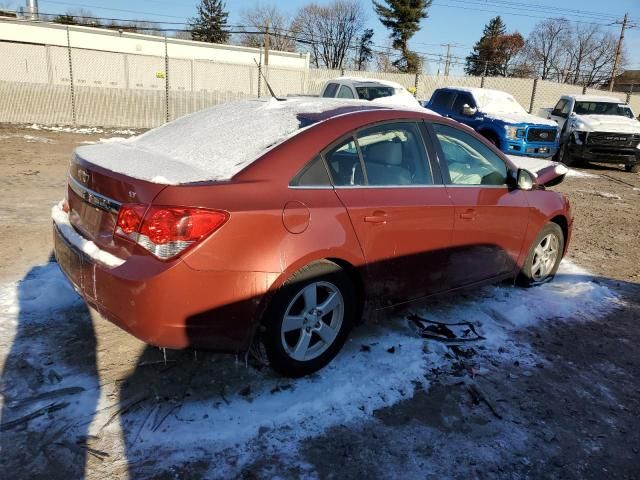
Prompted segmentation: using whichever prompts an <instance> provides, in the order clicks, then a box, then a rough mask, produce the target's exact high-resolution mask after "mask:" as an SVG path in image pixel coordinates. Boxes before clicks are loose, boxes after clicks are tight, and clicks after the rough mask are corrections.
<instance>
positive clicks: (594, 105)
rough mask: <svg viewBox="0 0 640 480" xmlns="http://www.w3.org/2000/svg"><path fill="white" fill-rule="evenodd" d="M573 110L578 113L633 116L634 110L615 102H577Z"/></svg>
mask: <svg viewBox="0 0 640 480" xmlns="http://www.w3.org/2000/svg"><path fill="white" fill-rule="evenodd" d="M573 110H574V112H575V113H576V114H578V115H617V116H623V117H629V118H633V112H632V111H631V109H630V108H629V107H628V106H627V105H624V104H620V103H613V102H576V106H575V108H574V109H573Z"/></svg>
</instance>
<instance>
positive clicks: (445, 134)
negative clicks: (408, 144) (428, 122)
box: [433, 123, 507, 186]
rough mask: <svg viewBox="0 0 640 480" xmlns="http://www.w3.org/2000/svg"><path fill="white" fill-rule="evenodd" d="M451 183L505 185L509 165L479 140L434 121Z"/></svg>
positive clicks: (434, 127)
mask: <svg viewBox="0 0 640 480" xmlns="http://www.w3.org/2000/svg"><path fill="white" fill-rule="evenodd" d="M433 129H434V130H435V133H436V137H437V138H438V142H439V143H440V147H441V149H442V153H443V155H444V159H443V160H444V163H445V165H446V169H447V170H448V172H449V178H450V180H451V182H450V183H451V184H452V185H462V186H472V185H478V186H479V185H506V183H507V166H506V164H505V163H504V161H502V159H501V158H500V157H499V156H498V155H496V154H495V153H494V152H493V151H492V150H491V149H490V148H489V147H487V146H486V145H485V144H484V143H482V142H481V141H480V140H478V139H476V138H474V137H473V136H471V135H470V134H468V133H465V132H463V131H461V130H458V129H457V128H453V127H450V126H448V125H442V124H439V123H434V124H433Z"/></svg>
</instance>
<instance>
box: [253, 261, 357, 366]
mask: <svg viewBox="0 0 640 480" xmlns="http://www.w3.org/2000/svg"><path fill="white" fill-rule="evenodd" d="M355 314H356V294H355V290H354V288H353V284H352V283H351V279H350V278H349V276H348V275H347V273H346V272H345V271H344V270H343V269H341V268H340V267H339V266H338V265H336V264H335V263H333V262H329V261H322V262H318V263H314V264H312V265H309V266H307V267H304V268H303V269H301V270H300V271H298V272H297V273H295V274H294V275H293V276H292V277H291V278H290V279H289V280H287V282H286V283H285V284H284V285H283V287H282V288H281V289H280V290H279V291H278V293H277V294H276V297H275V298H274V300H273V302H272V304H271V306H270V308H269V309H268V312H267V314H266V317H265V320H264V322H263V327H264V328H263V332H262V333H261V338H260V341H261V343H262V345H263V347H264V350H265V353H266V355H267V358H268V360H269V364H270V365H271V367H272V368H273V369H274V370H275V371H276V372H278V373H280V374H282V375H285V376H289V377H300V376H303V375H307V374H309V373H313V372H315V371H317V370H320V369H321V368H322V367H324V366H325V365H327V364H328V363H329V362H330V361H331V360H332V359H333V358H334V357H335V356H336V355H337V354H338V352H339V351H340V349H341V348H342V346H343V345H344V342H345V340H346V339H347V336H348V334H349V331H350V330H351V327H352V326H353V323H354V319H355Z"/></svg>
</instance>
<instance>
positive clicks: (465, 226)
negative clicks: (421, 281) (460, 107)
mask: <svg viewBox="0 0 640 480" xmlns="http://www.w3.org/2000/svg"><path fill="white" fill-rule="evenodd" d="M431 128H432V131H433V135H434V139H435V141H437V145H438V158H439V163H440V167H441V170H442V174H443V177H444V180H445V183H446V184H447V191H448V193H449V196H450V198H451V201H452V202H453V204H454V206H455V220H454V229H453V237H452V242H451V247H452V248H451V251H450V257H449V268H448V272H447V277H446V278H447V284H446V286H447V288H456V287H460V286H464V285H468V284H472V283H475V282H478V281H482V280H486V279H489V278H493V277H496V276H498V275H501V274H506V273H508V272H511V271H514V270H515V268H516V262H517V259H518V256H519V254H520V250H521V248H522V244H523V240H524V235H525V231H526V228H527V223H528V218H529V204H528V201H527V196H526V192H524V191H522V190H518V189H513V188H510V187H509V186H508V185H507V181H508V180H507V177H508V167H507V165H506V164H505V162H504V161H503V160H502V159H501V158H500V157H499V156H498V155H497V154H496V153H495V152H493V150H492V149H491V148H489V147H488V146H486V145H485V144H484V143H483V142H481V141H480V140H478V139H477V138H475V137H474V136H473V135H472V134H470V133H468V132H465V131H463V130H461V129H459V128H455V127H452V126H449V125H444V124H440V123H433V124H432V125H431Z"/></svg>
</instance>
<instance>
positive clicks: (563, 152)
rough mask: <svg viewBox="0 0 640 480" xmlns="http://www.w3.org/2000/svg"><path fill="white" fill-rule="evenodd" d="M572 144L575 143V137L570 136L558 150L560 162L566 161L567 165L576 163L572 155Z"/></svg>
mask: <svg viewBox="0 0 640 480" xmlns="http://www.w3.org/2000/svg"><path fill="white" fill-rule="evenodd" d="M570 144H573V137H571V138H568V139H567V141H566V142H564V143H563V144H562V145H561V146H560V149H559V150H558V162H560V163H564V164H565V165H566V166H570V165H573V164H575V163H576V159H575V158H574V157H573V155H571V149H570V148H569V145H570Z"/></svg>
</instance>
